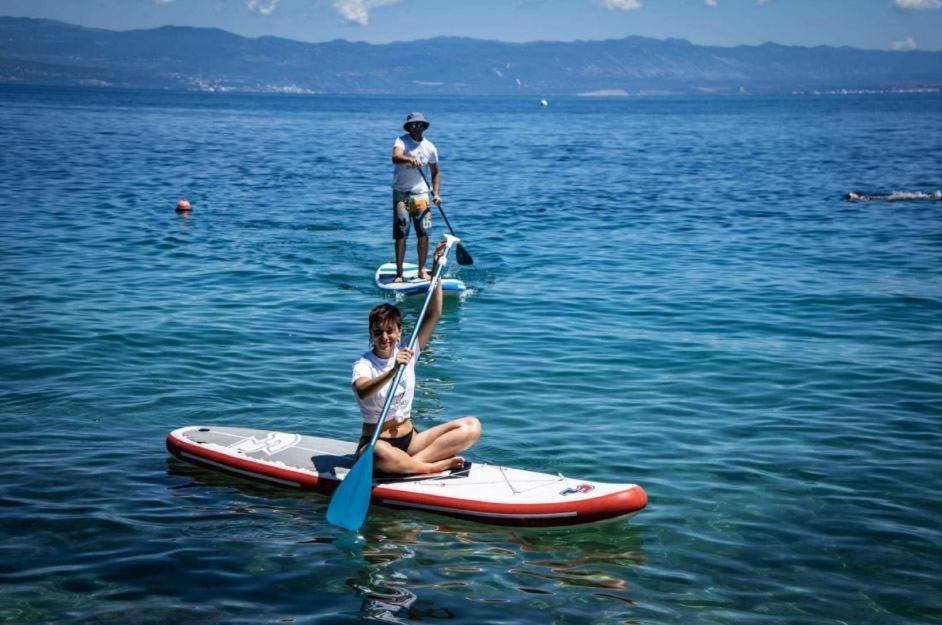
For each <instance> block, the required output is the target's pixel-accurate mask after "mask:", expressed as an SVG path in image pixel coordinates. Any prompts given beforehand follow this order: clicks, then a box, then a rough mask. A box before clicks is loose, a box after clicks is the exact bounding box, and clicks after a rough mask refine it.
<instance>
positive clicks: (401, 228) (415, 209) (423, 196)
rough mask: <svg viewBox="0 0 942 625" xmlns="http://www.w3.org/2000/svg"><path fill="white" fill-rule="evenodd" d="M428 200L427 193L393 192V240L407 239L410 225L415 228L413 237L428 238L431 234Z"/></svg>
mask: <svg viewBox="0 0 942 625" xmlns="http://www.w3.org/2000/svg"><path fill="white" fill-rule="evenodd" d="M428 198H429V194H428V193H419V194H411V193H403V192H401V191H393V239H396V240H397V241H398V240H399V239H405V238H407V237H408V236H409V227H410V225H411V226H414V227H415V236H417V237H427V236H429V234H430V233H431V232H432V213H431V208H430V207H429V200H428ZM417 202H418V205H417Z"/></svg>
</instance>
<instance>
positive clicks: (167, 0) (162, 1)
mask: <svg viewBox="0 0 942 625" xmlns="http://www.w3.org/2000/svg"><path fill="white" fill-rule="evenodd" d="M171 2H173V0H154V4H156V5H157V6H161V5H163V4H170V3H171Z"/></svg>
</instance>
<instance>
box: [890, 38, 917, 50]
mask: <svg viewBox="0 0 942 625" xmlns="http://www.w3.org/2000/svg"><path fill="white" fill-rule="evenodd" d="M893 49H894V50H915V49H916V40H915V39H913V38H912V37H906V39H900V40H899V41H894V42H893Z"/></svg>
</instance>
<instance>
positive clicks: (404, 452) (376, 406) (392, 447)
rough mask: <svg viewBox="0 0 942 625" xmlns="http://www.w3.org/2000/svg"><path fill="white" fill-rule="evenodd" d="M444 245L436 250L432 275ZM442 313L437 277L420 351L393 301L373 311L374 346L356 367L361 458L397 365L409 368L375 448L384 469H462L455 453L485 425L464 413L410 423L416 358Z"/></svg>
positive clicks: (421, 332) (378, 467)
mask: <svg viewBox="0 0 942 625" xmlns="http://www.w3.org/2000/svg"><path fill="white" fill-rule="evenodd" d="M444 247H445V244H444V243H442V244H440V245H439V246H438V247H437V248H436V250H435V262H434V264H433V266H432V273H433V275H434V272H435V269H436V268H437V265H438V261H439V259H440V258H441V255H442V253H443V250H444ZM441 313H442V283H441V281H440V280H439V282H438V285H437V288H436V289H435V292H434V294H433V295H432V299H431V301H430V302H429V305H428V310H427V311H426V315H425V319H423V320H422V324H421V325H420V326H419V333H418V338H417V340H416V347H417V349H416V351H415V353H413V352H412V351H411V350H409V348H408V345H407V344H406V341H405V340H402V312H400V310H399V309H398V308H397V307H395V306H392V305H390V304H380V305H379V306H376V307H375V308H373V310H371V311H370V325H369V329H370V344H371V346H372V349H370V351H368V352H366V353H365V354H363V355H362V356H361V357H360V358H359V359H358V360H357V361H356V363H354V365H353V392H354V394H355V395H356V398H357V403H358V404H359V406H360V415H361V416H362V417H363V430H362V433H361V436H360V445H359V447H358V448H357V457H359V455H360V454H361V453H362V452H363V448H364V447H365V446H366V445H367V444H368V443H369V442H370V438H371V437H372V436H373V432H374V431H375V429H376V422H377V421H378V420H379V416H380V413H381V412H382V410H383V404H384V403H385V402H386V396H387V394H388V393H389V384H390V382H391V381H392V379H393V378H394V377H395V375H396V365H397V364H399V363H403V364H405V365H406V369H405V371H404V373H403V376H402V378H401V380H400V382H399V386H398V388H396V391H395V395H394V396H393V401H392V404H391V405H390V407H389V414H388V415H387V416H386V422H385V424H384V426H383V431H382V433H380V436H379V440H377V441H376V447H375V448H374V457H373V460H374V467H375V469H376V470H377V471H380V472H383V473H399V474H402V473H438V472H440V471H445V470H447V469H460V468H461V467H462V466H464V459H463V458H462V457H461V456H458V455H457V454H458V453H459V452H462V451H464V450H465V449H468V448H469V447H471V445H473V444H474V443H475V442H476V441H477V440H478V438H480V436H481V423H480V422H479V421H478V420H477V419H475V418H474V417H461V418H460V419H455V420H454V421H450V422H448V423H444V424H442V425H436V426H435V427H432V428H429V429H428V430H425V431H423V432H420V431H419V430H417V429H416V428H415V427H414V426H413V425H412V419H411V416H412V398H413V396H414V395H415V362H416V359H417V358H418V356H419V354H420V353H421V352H422V350H423V349H425V346H426V345H427V344H428V341H429V339H430V338H431V336H432V331H433V330H434V329H435V324H436V323H438V319H439V317H441Z"/></svg>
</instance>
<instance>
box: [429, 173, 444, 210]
mask: <svg viewBox="0 0 942 625" xmlns="http://www.w3.org/2000/svg"><path fill="white" fill-rule="evenodd" d="M428 168H429V171H431V172H432V201H433V202H435V203H436V204H441V203H442V198H441V196H440V195H439V193H438V188H439V185H440V184H441V181H442V176H441V173H442V172H441V170H440V169H439V168H438V163H429V164H428Z"/></svg>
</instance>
